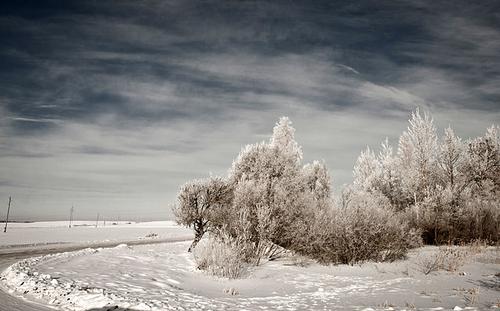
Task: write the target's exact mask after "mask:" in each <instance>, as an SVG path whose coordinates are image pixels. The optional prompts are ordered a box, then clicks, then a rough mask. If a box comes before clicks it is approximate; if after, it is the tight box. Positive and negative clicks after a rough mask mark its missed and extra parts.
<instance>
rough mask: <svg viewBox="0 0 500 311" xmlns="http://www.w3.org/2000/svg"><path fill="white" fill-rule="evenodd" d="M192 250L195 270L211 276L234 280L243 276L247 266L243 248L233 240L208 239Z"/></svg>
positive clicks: (226, 238)
mask: <svg viewBox="0 0 500 311" xmlns="http://www.w3.org/2000/svg"><path fill="white" fill-rule="evenodd" d="M203 242H205V243H202V244H200V245H198V247H197V248H195V249H194V259H195V262H196V265H197V268H198V269H200V270H204V271H206V272H208V273H209V274H211V275H215V276H218V277H224V278H229V279H235V278H239V277H241V276H243V275H244V274H245V272H246V271H247V268H248V264H247V263H246V261H247V260H246V258H245V246H244V245H243V243H242V242H241V241H239V240H237V239H234V238H229V237H227V236H226V237H225V238H214V237H210V238H209V239H208V240H206V241H203Z"/></svg>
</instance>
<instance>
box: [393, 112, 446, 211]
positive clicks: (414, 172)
mask: <svg viewBox="0 0 500 311" xmlns="http://www.w3.org/2000/svg"><path fill="white" fill-rule="evenodd" d="M409 123H410V125H409V126H408V130H407V131H405V132H403V134H402V135H401V137H400V138H399V145H398V153H397V156H398V162H399V163H398V165H399V170H400V172H401V183H402V187H403V191H404V192H406V199H407V200H408V201H409V202H411V200H412V199H413V200H414V201H415V200H418V201H420V200H422V199H423V198H424V196H425V192H426V190H428V188H429V187H432V186H433V185H434V183H435V180H434V178H435V172H436V170H437V164H438V161H437V155H438V152H437V151H438V140H437V134H436V128H435V126H434V123H433V120H432V118H431V117H430V116H429V114H427V113H424V115H423V116H422V115H421V114H420V112H419V110H418V109H417V110H416V111H415V112H413V113H412V116H411V119H410V120H409Z"/></svg>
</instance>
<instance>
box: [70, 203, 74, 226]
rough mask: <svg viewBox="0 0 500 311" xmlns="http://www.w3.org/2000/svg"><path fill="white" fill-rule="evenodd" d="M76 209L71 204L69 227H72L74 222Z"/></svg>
mask: <svg viewBox="0 0 500 311" xmlns="http://www.w3.org/2000/svg"><path fill="white" fill-rule="evenodd" d="M74 210H75V207H74V206H71V211H70V213H69V227H70V228H71V225H72V223H73V211H74Z"/></svg>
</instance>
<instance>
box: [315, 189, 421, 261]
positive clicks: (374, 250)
mask: <svg viewBox="0 0 500 311" xmlns="http://www.w3.org/2000/svg"><path fill="white" fill-rule="evenodd" d="M384 200H386V199H385V198H383V197H379V200H377V199H374V198H373V197H371V196H367V195H359V194H356V195H355V197H354V198H352V199H351V201H350V203H349V205H348V206H347V207H345V208H333V209H331V210H329V211H326V212H324V214H319V215H318V216H319V218H318V219H317V221H316V222H315V226H314V228H313V229H312V230H311V238H310V241H309V245H310V247H309V249H308V250H306V251H307V252H308V255H309V256H311V257H313V258H315V259H317V260H318V261H320V262H323V263H344V264H354V263H357V262H363V261H367V260H375V261H393V260H396V259H400V258H404V257H405V256H406V253H407V251H408V250H409V249H410V248H414V247H417V246H419V245H420V244H421V239H420V234H419V232H418V231H416V230H415V229H412V228H410V226H409V225H408V223H407V222H406V221H405V220H404V219H403V218H402V217H401V215H400V214H397V213H394V212H392V211H391V210H390V209H388V208H383V207H381V206H383V205H386V204H388V203H387V202H384Z"/></svg>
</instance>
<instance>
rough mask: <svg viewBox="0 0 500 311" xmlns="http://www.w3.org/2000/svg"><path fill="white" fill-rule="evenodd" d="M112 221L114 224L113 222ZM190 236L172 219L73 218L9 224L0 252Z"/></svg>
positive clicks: (186, 230)
mask: <svg viewBox="0 0 500 311" xmlns="http://www.w3.org/2000/svg"><path fill="white" fill-rule="evenodd" d="M113 223H115V224H113ZM180 236H186V237H190V236H192V232H191V230H189V229H185V228H181V227H179V226H178V225H176V224H175V223H174V222H173V221H154V222H140V223H131V222H126V221H121V222H118V221H107V222H106V226H104V223H103V222H102V221H101V222H99V225H98V227H97V228H96V227H95V221H93V222H92V221H75V222H74V223H73V227H72V228H68V222H67V221H52V222H33V223H9V225H8V230H7V233H3V232H2V233H1V234H0V251H1V250H2V249H5V248H12V247H20V246H33V245H46V244H57V243H78V244H81V243H88V244H92V243H96V242H103V241H128V240H137V239H144V238H171V237H180Z"/></svg>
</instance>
